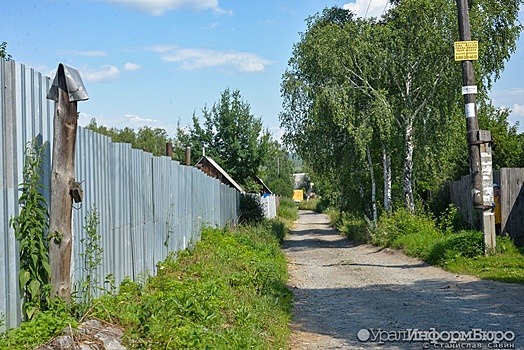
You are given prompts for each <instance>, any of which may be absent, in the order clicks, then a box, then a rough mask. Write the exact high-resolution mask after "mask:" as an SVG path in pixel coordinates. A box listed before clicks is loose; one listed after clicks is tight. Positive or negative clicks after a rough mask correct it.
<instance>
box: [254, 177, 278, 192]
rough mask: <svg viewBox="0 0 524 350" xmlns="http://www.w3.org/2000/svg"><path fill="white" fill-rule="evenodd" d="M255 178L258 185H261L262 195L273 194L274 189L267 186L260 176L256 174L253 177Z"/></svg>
mask: <svg viewBox="0 0 524 350" xmlns="http://www.w3.org/2000/svg"><path fill="white" fill-rule="evenodd" d="M253 180H255V182H256V183H257V185H258V187H259V193H260V195H262V196H267V195H272V194H273V191H271V190H270V189H269V187H267V185H266V184H265V183H264V181H262V179H261V178H259V177H258V176H255V177H253Z"/></svg>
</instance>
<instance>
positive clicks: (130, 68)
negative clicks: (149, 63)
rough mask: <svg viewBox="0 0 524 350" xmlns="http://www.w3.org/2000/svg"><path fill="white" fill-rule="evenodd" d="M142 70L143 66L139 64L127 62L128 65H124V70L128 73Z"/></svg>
mask: <svg viewBox="0 0 524 350" xmlns="http://www.w3.org/2000/svg"><path fill="white" fill-rule="evenodd" d="M140 68H142V66H141V65H139V64H137V63H132V62H127V63H126V64H124V69H125V70H127V71H136V70H139V69H140Z"/></svg>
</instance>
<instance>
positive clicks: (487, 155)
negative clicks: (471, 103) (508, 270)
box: [479, 130, 497, 255]
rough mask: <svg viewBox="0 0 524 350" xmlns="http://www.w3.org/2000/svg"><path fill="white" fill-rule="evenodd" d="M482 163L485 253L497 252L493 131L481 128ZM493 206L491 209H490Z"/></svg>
mask: <svg viewBox="0 0 524 350" xmlns="http://www.w3.org/2000/svg"><path fill="white" fill-rule="evenodd" d="M479 136H480V137H479V139H480V141H481V142H482V143H481V144H480V163H481V165H482V200H483V204H484V208H485V209H484V210H483V211H482V230H483V231H484V254H485V255H490V254H493V253H494V252H495V247H496V244H497V243H496V236H495V212H494V208H493V202H494V196H493V161H492V153H491V132H490V131H486V130H480V132H479ZM489 208H491V209H489Z"/></svg>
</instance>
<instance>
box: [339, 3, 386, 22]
mask: <svg viewBox="0 0 524 350" xmlns="http://www.w3.org/2000/svg"><path fill="white" fill-rule="evenodd" d="M388 4H389V0H355V2H350V3H347V4H344V5H343V6H342V8H343V9H346V10H350V11H352V12H354V13H355V14H356V15H357V16H358V17H366V18H369V17H380V16H382V14H383V13H384V9H386V10H387V8H386V6H387V7H388V8H389V6H391V5H388Z"/></svg>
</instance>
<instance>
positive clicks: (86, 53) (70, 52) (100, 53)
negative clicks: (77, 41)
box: [58, 50, 108, 57]
mask: <svg viewBox="0 0 524 350" xmlns="http://www.w3.org/2000/svg"><path fill="white" fill-rule="evenodd" d="M58 54H59V55H71V56H83V57H106V56H107V55H108V54H107V51H103V50H91V51H79V50H60V51H58Z"/></svg>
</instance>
